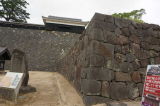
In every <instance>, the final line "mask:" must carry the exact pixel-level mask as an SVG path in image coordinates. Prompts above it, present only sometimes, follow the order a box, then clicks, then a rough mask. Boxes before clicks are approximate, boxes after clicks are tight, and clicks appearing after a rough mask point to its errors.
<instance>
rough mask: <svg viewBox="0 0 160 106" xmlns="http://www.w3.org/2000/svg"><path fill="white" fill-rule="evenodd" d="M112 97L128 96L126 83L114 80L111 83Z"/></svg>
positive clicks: (122, 97)
mask: <svg viewBox="0 0 160 106" xmlns="http://www.w3.org/2000/svg"><path fill="white" fill-rule="evenodd" d="M110 97H111V98H112V99H114V100H122V99H126V98H128V88H127V86H126V84H125V83H122V82H113V83H111V84H110Z"/></svg>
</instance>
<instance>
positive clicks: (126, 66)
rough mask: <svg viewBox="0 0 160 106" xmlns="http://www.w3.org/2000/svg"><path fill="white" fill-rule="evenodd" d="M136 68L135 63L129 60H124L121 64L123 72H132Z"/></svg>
mask: <svg viewBox="0 0 160 106" xmlns="http://www.w3.org/2000/svg"><path fill="white" fill-rule="evenodd" d="M133 70H134V68H133V65H132V64H131V63H128V62H123V63H121V64H120V71H121V72H132V71H133Z"/></svg>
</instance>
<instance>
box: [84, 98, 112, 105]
mask: <svg viewBox="0 0 160 106" xmlns="http://www.w3.org/2000/svg"><path fill="white" fill-rule="evenodd" d="M83 100H84V102H85V104H86V106H91V105H93V104H99V103H107V102H109V101H111V99H109V98H105V97H101V96H84V97H83Z"/></svg>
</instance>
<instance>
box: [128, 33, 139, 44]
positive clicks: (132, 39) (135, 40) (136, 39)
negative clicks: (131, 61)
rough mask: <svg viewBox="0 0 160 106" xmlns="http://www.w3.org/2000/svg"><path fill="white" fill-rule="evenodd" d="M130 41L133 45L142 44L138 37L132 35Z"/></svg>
mask: <svg viewBox="0 0 160 106" xmlns="http://www.w3.org/2000/svg"><path fill="white" fill-rule="evenodd" d="M129 40H130V41H132V42H133V43H137V44H140V42H141V40H140V38H139V37H138V36H136V35H131V36H130V37H129Z"/></svg>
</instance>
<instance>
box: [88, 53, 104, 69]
mask: <svg viewBox="0 0 160 106" xmlns="http://www.w3.org/2000/svg"><path fill="white" fill-rule="evenodd" d="M104 64H105V59H104V57H103V56H100V55H91V56H90V66H93V67H101V66H104Z"/></svg>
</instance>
